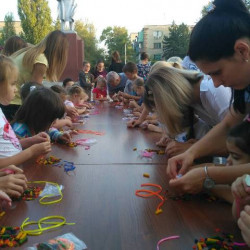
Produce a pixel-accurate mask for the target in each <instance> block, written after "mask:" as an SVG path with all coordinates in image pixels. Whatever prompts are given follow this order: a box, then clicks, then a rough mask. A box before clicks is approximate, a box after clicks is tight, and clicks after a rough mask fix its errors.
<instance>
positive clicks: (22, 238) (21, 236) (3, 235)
mask: <svg viewBox="0 0 250 250" xmlns="http://www.w3.org/2000/svg"><path fill="white" fill-rule="evenodd" d="M19 230H20V228H19V227H7V226H6V227H2V226H1V227H0V248H4V247H20V246H21V245H22V244H23V243H25V242H26V241H27V240H28V238H27V234H26V233H25V232H22V231H19Z"/></svg>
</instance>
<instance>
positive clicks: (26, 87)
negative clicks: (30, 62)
mask: <svg viewBox="0 0 250 250" xmlns="http://www.w3.org/2000/svg"><path fill="white" fill-rule="evenodd" d="M40 88H44V86H43V85H41V84H39V83H37V82H27V83H25V84H23V85H22V86H21V88H20V96H21V99H22V102H24V101H25V99H26V98H27V96H28V95H29V94H30V93H31V92H32V91H33V90H35V89H40Z"/></svg>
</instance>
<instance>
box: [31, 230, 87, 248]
mask: <svg viewBox="0 0 250 250" xmlns="http://www.w3.org/2000/svg"><path fill="white" fill-rule="evenodd" d="M45 249H48V250H49V249H58V250H59V249H64V250H73V249H74V250H83V249H87V246H86V244H85V243H84V242H83V241H82V240H80V239H78V238H77V237H76V236H75V235H74V234H73V233H67V234H64V235H60V236H58V237H56V238H54V239H51V240H48V241H46V242H42V243H38V244H35V245H34V247H29V248H28V250H45Z"/></svg>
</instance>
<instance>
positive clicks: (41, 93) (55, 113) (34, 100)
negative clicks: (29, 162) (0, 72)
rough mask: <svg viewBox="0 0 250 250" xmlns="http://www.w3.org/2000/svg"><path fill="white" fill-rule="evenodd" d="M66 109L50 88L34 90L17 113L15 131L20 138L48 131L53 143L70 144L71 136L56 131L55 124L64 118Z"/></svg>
mask: <svg viewBox="0 0 250 250" xmlns="http://www.w3.org/2000/svg"><path fill="white" fill-rule="evenodd" d="M64 113H65V108H64V104H63V101H62V100H61V99H60V97H59V96H58V95H57V94H56V93H54V92H53V91H52V90H50V89H48V88H45V87H44V88H40V89H35V90H33V91H32V92H31V93H30V94H29V95H28V97H27V99H26V100H25V101H24V103H23V105H22V106H21V107H20V109H19V110H18V112H17V113H16V115H15V117H14V120H13V125H12V126H13V129H14V131H15V133H16V134H17V135H18V137H19V138H27V137H31V136H33V135H35V134H37V133H39V132H42V131H48V133H49V135H50V137H51V139H52V140H53V141H62V142H66V143H67V142H70V135H69V134H68V133H62V132H59V131H58V130H56V129H55V128H53V127H51V126H53V123H54V122H55V121H56V119H60V118H62V117H63V115H64Z"/></svg>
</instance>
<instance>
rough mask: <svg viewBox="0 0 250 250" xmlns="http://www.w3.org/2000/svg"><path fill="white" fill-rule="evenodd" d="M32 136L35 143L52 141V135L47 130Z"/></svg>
mask: <svg viewBox="0 0 250 250" xmlns="http://www.w3.org/2000/svg"><path fill="white" fill-rule="evenodd" d="M31 138H32V139H33V143H34V144H37V143H41V142H46V141H49V142H50V137H49V135H48V134H47V133H46V132H40V133H38V134H37V135H34V136H32V137H31Z"/></svg>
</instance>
